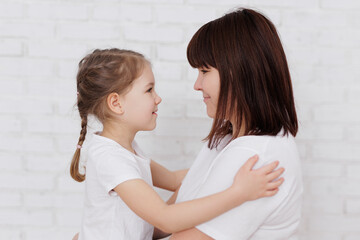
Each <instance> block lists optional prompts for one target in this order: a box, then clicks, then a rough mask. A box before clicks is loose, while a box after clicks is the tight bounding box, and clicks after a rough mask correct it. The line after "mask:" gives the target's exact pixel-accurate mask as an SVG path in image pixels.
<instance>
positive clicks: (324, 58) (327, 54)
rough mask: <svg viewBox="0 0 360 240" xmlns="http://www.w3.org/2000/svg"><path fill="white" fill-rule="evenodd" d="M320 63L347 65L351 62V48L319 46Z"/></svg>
mask: <svg viewBox="0 0 360 240" xmlns="http://www.w3.org/2000/svg"><path fill="white" fill-rule="evenodd" d="M317 50H318V55H319V60H320V64H323V65H328V66H337V67H338V66H346V65H348V64H349V63H350V60H349V59H350V58H349V56H350V54H351V50H349V49H341V48H328V47H322V48H318V49H317Z"/></svg>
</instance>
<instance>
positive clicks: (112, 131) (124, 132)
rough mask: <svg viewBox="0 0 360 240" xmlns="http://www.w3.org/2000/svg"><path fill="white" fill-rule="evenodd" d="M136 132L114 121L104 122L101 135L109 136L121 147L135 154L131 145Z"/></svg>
mask: <svg viewBox="0 0 360 240" xmlns="http://www.w3.org/2000/svg"><path fill="white" fill-rule="evenodd" d="M135 135H136V132H132V131H131V130H129V128H126V127H125V126H122V125H121V124H116V123H113V124H112V123H110V122H107V123H104V128H103V131H102V132H101V136H103V137H107V138H110V139H112V140H114V141H115V142H117V143H119V144H120V145H121V146H122V147H124V148H125V149H127V150H129V151H130V152H132V153H134V154H135V151H134V149H133V147H132V142H133V141H134V138H135Z"/></svg>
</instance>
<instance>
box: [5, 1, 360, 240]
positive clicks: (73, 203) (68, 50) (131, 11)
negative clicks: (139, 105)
mask: <svg viewBox="0 0 360 240" xmlns="http://www.w3.org/2000/svg"><path fill="white" fill-rule="evenodd" d="M236 6H251V7H254V8H256V9H259V10H261V11H263V12H264V13H266V14H267V15H268V16H269V17H270V18H271V19H272V21H273V22H274V23H275V24H276V26H277V28H278V30H279V33H280V35H281V38H282V40H283V44H284V47H285V50H286V53H287V56H288V59H289V65H290V69H291V73H292V78H293V83H294V91H295V97H296V102H297V108H298V114H299V118H300V132H299V135H298V137H297V143H298V146H299V151H300V155H301V158H302V162H303V173H304V183H305V195H304V209H303V220H302V224H301V229H300V233H301V239H302V240H315V239H316V240H319V239H324V240H355V239H356V240H358V239H360V228H359V226H360V177H359V176H360V174H359V172H360V107H359V103H360V67H359V65H360V60H359V59H360V2H359V1H357V0H343V1H338V0H303V1H296V0H286V1H285V0H273V1H268V0H243V1H241V0H236V1H235V0H226V1H219V0H186V1H185V0H172V1H168V0H131V1H130V0H124V1H121V0H84V1H67V0H58V1H50V0H48V1H46V0H16V1H12V0H2V1H1V2H0V83H1V87H0V192H1V193H0V239H16V240H32V239H34V240H35V239H36V240H38V239H59V240H60V239H61V240H62V239H71V237H72V235H73V234H74V233H75V232H76V231H78V230H79V225H80V221H81V210H82V199H83V184H79V183H76V182H75V181H73V180H72V179H71V178H70V175H69V171H68V168H69V164H70V159H71V156H72V153H73V151H74V150H75V145H76V142H77V139H78V134H79V130H80V123H79V118H78V116H77V113H76V111H75V110H74V108H73V105H74V103H75V98H76V89H75V74H76V68H77V63H78V61H79V60H80V59H81V57H83V56H84V54H86V53H88V52H89V51H91V50H92V49H94V48H105V47H118V48H130V49H134V50H137V51H140V52H142V53H144V54H145V55H146V56H147V58H149V59H150V60H151V61H152V63H153V68H154V73H155V77H156V79H157V86H158V87H157V88H158V92H159V94H160V96H161V97H162V98H163V102H162V104H161V105H160V107H159V119H158V126H157V129H156V130H155V131H153V132H150V133H149V132H145V133H141V134H139V136H138V141H139V142H140V144H141V145H143V148H144V149H145V151H146V152H147V153H148V155H149V156H150V157H152V158H154V159H157V160H158V161H159V162H160V163H162V164H164V165H166V166H167V167H168V168H170V169H180V168H184V167H189V166H190V165H191V163H192V161H193V160H194V158H195V156H196V154H197V152H198V151H199V149H200V147H201V139H202V138H203V137H205V136H206V133H207V132H208V130H209V128H210V126H211V121H210V120H209V119H208V118H207V117H206V110H205V107H204V105H203V104H202V102H201V100H200V96H201V95H200V94H198V93H196V92H195V91H194V90H193V89H192V86H193V82H194V79H195V78H196V71H194V70H192V69H191V68H190V67H189V65H188V63H187V61H186V46H187V43H188V41H189V40H190V38H191V36H192V35H193V34H194V32H195V31H196V30H197V29H198V28H199V27H200V26H201V25H202V24H204V23H205V22H207V21H209V20H212V19H214V18H216V17H219V16H221V15H222V14H224V13H225V12H227V11H228V10H229V9H232V8H234V7H236ZM96 129H98V124H93V128H92V129H91V130H89V131H90V132H91V131H95V130H96ZM160 193H161V194H162V195H163V196H164V197H165V196H166V195H168V194H167V193H166V192H164V191H161V192H160Z"/></svg>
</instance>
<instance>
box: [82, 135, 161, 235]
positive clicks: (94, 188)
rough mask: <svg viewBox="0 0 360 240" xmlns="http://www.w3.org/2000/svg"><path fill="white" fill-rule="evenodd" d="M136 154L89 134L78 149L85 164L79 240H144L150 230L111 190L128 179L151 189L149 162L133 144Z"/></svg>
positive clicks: (151, 229)
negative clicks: (89, 137)
mask: <svg viewBox="0 0 360 240" xmlns="http://www.w3.org/2000/svg"><path fill="white" fill-rule="evenodd" d="M133 148H134V150H135V152H136V155H135V154H133V153H131V152H130V151H128V150H126V149H125V148H123V147H122V146H121V145H120V144H118V143H117V142H115V141H113V140H111V139H109V138H106V137H102V136H100V135H98V134H93V136H92V137H91V139H90V140H89V141H88V143H87V144H86V147H84V149H82V150H81V154H82V159H85V161H86V163H85V166H86V180H85V205H84V214H83V220H82V226H81V231H80V234H79V240H115V239H116V240H119V239H129V240H147V239H152V235H153V231H154V227H153V226H151V225H150V224H149V223H147V222H146V221H144V220H143V219H141V218H140V217H138V216H137V215H136V214H135V213H134V212H132V211H131V210H130V208H129V207H128V206H127V205H126V204H125V203H124V202H123V201H122V199H121V198H120V197H119V196H118V195H117V193H116V192H114V191H113V189H114V188H115V187H116V186H117V185H119V184H120V183H122V182H125V181H127V180H131V179H143V180H144V181H145V182H147V183H148V184H149V185H150V186H152V178H151V171H150V159H148V158H146V157H144V155H143V153H142V151H141V150H140V149H139V146H138V145H137V144H136V142H135V141H134V142H133Z"/></svg>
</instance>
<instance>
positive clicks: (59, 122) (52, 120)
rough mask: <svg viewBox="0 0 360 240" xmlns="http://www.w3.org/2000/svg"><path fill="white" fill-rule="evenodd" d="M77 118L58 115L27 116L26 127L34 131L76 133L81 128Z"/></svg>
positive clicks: (29, 130)
mask: <svg viewBox="0 0 360 240" xmlns="http://www.w3.org/2000/svg"><path fill="white" fill-rule="evenodd" d="M77 125H78V121H77V119H72V118H69V117H57V116H51V117H50V116H45V117H44V116H32V117H27V118H26V129H27V131H28V132H32V133H47V132H48V133H74V132H76V131H78V130H79V127H78V126H77Z"/></svg>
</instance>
